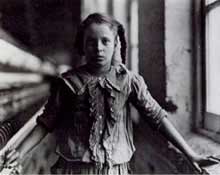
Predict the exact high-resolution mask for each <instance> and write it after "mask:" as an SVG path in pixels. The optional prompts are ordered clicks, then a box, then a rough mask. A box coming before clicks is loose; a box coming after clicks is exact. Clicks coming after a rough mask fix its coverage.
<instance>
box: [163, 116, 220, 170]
mask: <svg viewBox="0 0 220 175" xmlns="http://www.w3.org/2000/svg"><path fill="white" fill-rule="evenodd" d="M159 131H160V133H162V135H164V136H165V137H166V138H167V139H168V140H169V141H170V142H171V143H172V144H173V145H175V146H176V147H177V148H178V149H179V150H181V151H182V152H183V153H184V154H185V155H186V157H187V158H188V159H189V160H190V162H191V163H192V164H193V165H194V167H195V168H196V169H197V170H198V171H201V169H200V168H199V166H198V165H200V166H208V165H213V164H216V163H219V161H217V160H214V159H212V158H209V157H204V156H201V155H199V154H197V153H196V152H194V151H193V150H192V149H191V147H190V146H189V145H188V144H187V142H186V141H185V140H184V138H183V137H182V136H181V135H180V133H179V132H178V131H177V130H176V129H175V127H174V126H173V124H172V123H171V122H170V121H169V120H168V119H167V118H166V117H164V118H163V119H162V120H161V123H160V127H159Z"/></svg>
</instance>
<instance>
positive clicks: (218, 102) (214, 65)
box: [206, 6, 220, 115]
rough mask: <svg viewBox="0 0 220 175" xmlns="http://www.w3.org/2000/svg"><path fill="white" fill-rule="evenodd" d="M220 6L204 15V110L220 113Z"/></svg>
mask: <svg viewBox="0 0 220 175" xmlns="http://www.w3.org/2000/svg"><path fill="white" fill-rule="evenodd" d="M219 19H220V6H218V7H216V8H214V9H212V10H211V11H210V12H209V13H208V14H207V17H206V24H207V25H206V37H207V38H206V42H207V43H206V47H207V48H206V54H207V55H206V79H207V85H206V87H207V88H206V94H207V96H206V99H207V104H206V110H207V112H210V113H214V114H218V115H220V20H219Z"/></svg>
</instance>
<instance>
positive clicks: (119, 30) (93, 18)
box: [75, 13, 127, 64]
mask: <svg viewBox="0 0 220 175" xmlns="http://www.w3.org/2000/svg"><path fill="white" fill-rule="evenodd" d="M93 23H97V24H103V23H106V24H108V25H109V27H110V28H111V29H112V30H113V31H114V32H116V36H117V35H118V36H119V40H120V42H121V59H122V63H124V64H125V62H126V49H127V43H126V39H125V30H124V27H123V25H122V24H121V23H119V22H118V21H117V20H115V19H114V18H112V17H109V16H107V15H104V14H100V13H93V14H90V15H89V16H88V17H87V18H86V19H85V20H84V21H83V22H82V23H81V24H80V25H79V27H78V30H77V34H76V40H75V48H76V49H77V51H78V53H79V54H80V55H81V56H82V55H84V51H83V46H84V43H83V41H84V34H85V30H86V29H87V28H88V27H89V26H90V25H91V24H93Z"/></svg>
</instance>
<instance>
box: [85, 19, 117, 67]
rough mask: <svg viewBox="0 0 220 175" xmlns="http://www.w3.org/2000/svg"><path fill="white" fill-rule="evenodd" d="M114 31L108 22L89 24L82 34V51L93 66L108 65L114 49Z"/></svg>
mask: <svg viewBox="0 0 220 175" xmlns="http://www.w3.org/2000/svg"><path fill="white" fill-rule="evenodd" d="M115 38H116V37H115V32H114V31H113V30H112V29H111V28H110V27H109V25H108V24H105V23H103V24H97V23H93V24H91V25H90V26H89V27H88V28H87V29H86V31H85V35H84V53H85V57H86V60H87V62H88V63H89V64H91V65H94V66H95V67H97V66H98V67H102V66H110V65H111V61H112V57H113V54H114V49H115Z"/></svg>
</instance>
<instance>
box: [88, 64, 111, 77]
mask: <svg viewBox="0 0 220 175" xmlns="http://www.w3.org/2000/svg"><path fill="white" fill-rule="evenodd" d="M86 69H87V71H88V72H89V73H90V74H92V75H93V76H103V75H105V74H107V73H108V72H110V70H111V65H105V66H101V67H99V66H95V65H90V64H87V66H86Z"/></svg>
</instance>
